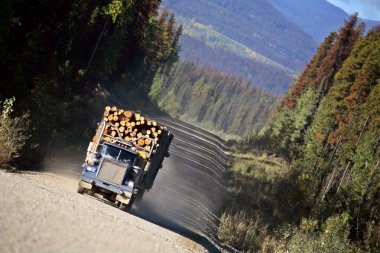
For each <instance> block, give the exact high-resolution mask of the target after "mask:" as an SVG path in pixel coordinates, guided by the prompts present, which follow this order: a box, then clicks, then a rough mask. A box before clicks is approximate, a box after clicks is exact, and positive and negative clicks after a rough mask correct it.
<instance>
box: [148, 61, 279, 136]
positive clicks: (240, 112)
mask: <svg viewBox="0 0 380 253" xmlns="http://www.w3.org/2000/svg"><path fill="white" fill-rule="evenodd" d="M149 95H150V98H151V99H152V101H153V102H156V103H157V104H158V106H159V107H160V108H161V109H162V110H163V111H165V112H167V113H169V115H170V116H172V117H175V118H179V119H181V120H184V121H187V122H190V123H192V124H196V125H199V126H201V127H203V128H205V129H207V130H209V131H211V132H214V133H218V134H220V135H223V136H225V137H227V136H228V135H230V136H234V137H235V138H236V137H242V136H246V135H250V134H253V132H255V131H259V130H260V129H262V128H263V127H264V126H265V125H266V124H267V123H268V115H269V114H270V111H272V110H273V109H274V107H275V105H276V103H277V101H278V98H277V97H275V96H273V95H270V94H268V93H267V92H265V91H263V90H260V89H256V88H253V87H252V86H251V85H250V83H249V82H247V81H244V80H243V79H242V78H238V77H234V76H230V75H228V74H225V73H221V72H219V71H217V70H215V69H212V68H209V67H200V66H197V65H196V64H195V63H193V62H180V63H176V64H175V65H174V66H173V68H172V69H171V70H170V72H169V73H166V74H162V75H159V74H158V75H156V77H155V79H154V82H153V85H152V88H151V90H150V93H149Z"/></svg>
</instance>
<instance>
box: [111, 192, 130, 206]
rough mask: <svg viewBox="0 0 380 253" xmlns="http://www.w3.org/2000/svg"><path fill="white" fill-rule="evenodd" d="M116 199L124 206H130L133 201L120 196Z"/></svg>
mask: <svg viewBox="0 0 380 253" xmlns="http://www.w3.org/2000/svg"><path fill="white" fill-rule="evenodd" d="M115 199H116V200H117V201H119V202H121V203H123V204H126V205H128V204H129V201H131V199H130V198H127V197H124V196H121V195H120V194H117V195H116V198H115Z"/></svg>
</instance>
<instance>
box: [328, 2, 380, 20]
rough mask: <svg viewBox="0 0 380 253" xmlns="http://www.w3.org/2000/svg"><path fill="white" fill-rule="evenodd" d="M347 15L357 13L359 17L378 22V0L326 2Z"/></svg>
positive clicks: (379, 17)
mask: <svg viewBox="0 0 380 253" xmlns="http://www.w3.org/2000/svg"><path fill="white" fill-rule="evenodd" d="M327 1H328V2H330V3H332V4H334V5H335V6H338V7H340V8H341V9H343V10H345V11H346V12H347V13H348V14H352V13H354V12H358V13H359V17H361V18H366V19H372V20H378V21H380V0H327Z"/></svg>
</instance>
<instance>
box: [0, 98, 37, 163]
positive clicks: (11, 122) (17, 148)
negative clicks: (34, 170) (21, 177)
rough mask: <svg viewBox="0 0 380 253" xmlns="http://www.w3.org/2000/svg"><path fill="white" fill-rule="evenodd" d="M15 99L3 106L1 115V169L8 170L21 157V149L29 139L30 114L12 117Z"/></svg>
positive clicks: (10, 99)
mask: <svg viewBox="0 0 380 253" xmlns="http://www.w3.org/2000/svg"><path fill="white" fill-rule="evenodd" d="M14 102H15V98H14V97H13V98H9V99H6V100H5V101H4V103H2V102H0V103H1V104H2V110H1V115H0V150H1V152H0V167H2V168H6V167H8V166H9V165H10V164H11V163H12V162H14V161H15V159H16V158H17V157H19V155H20V152H21V149H22V148H23V147H24V145H25V142H26V140H27V139H28V138H29V135H28V130H29V125H30V120H29V113H25V114H23V115H21V116H20V117H12V112H13V105H14Z"/></svg>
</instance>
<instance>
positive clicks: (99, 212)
mask: <svg viewBox="0 0 380 253" xmlns="http://www.w3.org/2000/svg"><path fill="white" fill-rule="evenodd" d="M159 121H161V122H162V123H163V124H165V125H168V128H169V130H171V131H172V132H174V134H175V139H174V141H173V143H172V146H171V148H170V153H171V156H170V158H167V159H165V161H164V164H163V169H162V170H161V171H160V172H159V174H158V176H157V179H156V182H155V185H154V186H153V189H152V190H150V191H149V192H146V193H145V194H144V196H143V199H142V200H141V201H137V202H135V204H134V206H133V208H132V210H131V211H130V212H129V213H126V212H123V211H120V210H118V209H117V208H115V207H114V206H111V205H110V204H106V203H104V202H102V201H100V200H99V199H95V198H94V197H90V196H87V195H80V194H77V193H76V187H77V183H78V180H79V176H80V173H81V166H80V165H81V163H82V162H83V157H82V156H84V153H83V154H79V155H78V157H72V159H69V160H62V159H51V160H49V161H47V163H46V164H45V166H44V168H45V169H44V172H42V173H41V172H38V173H36V172H35V173H25V172H24V173H20V174H12V173H6V172H2V171H0V192H1V194H0V207H1V208H0V252H84V251H86V252H204V251H209V252H223V251H226V250H228V247H226V246H225V245H222V244H220V243H219V242H218V241H217V239H216V236H215V234H216V229H217V225H218V222H219V217H220V209H221V205H222V204H223V201H224V200H225V198H226V197H227V191H226V189H227V187H228V186H227V176H226V175H227V170H226V166H227V157H226V156H225V154H224V152H223V150H224V149H225V147H224V146H223V143H222V142H221V141H220V140H219V139H218V138H216V137H215V136H212V135H210V134H208V133H207V132H205V131H202V130H200V129H197V128H195V127H193V126H190V125H187V124H184V123H181V122H178V121H173V120H168V119H165V118H162V119H159Z"/></svg>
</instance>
